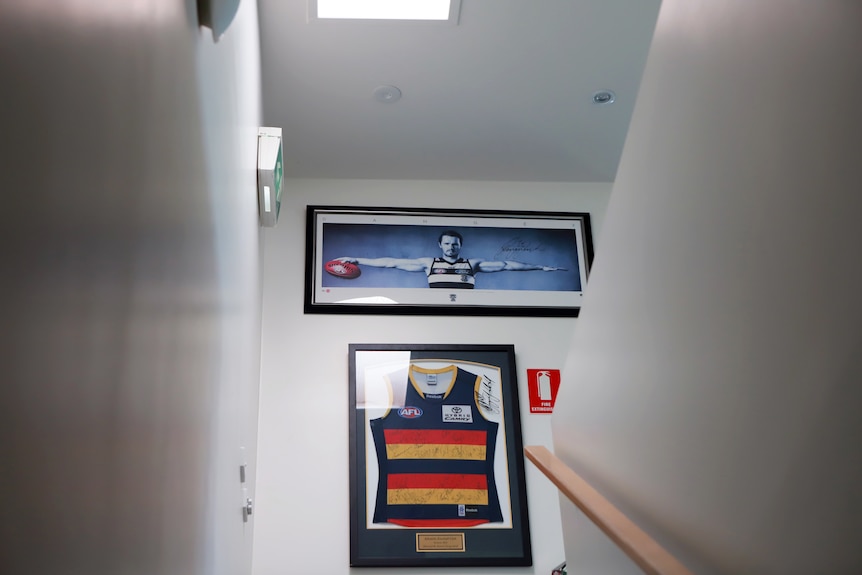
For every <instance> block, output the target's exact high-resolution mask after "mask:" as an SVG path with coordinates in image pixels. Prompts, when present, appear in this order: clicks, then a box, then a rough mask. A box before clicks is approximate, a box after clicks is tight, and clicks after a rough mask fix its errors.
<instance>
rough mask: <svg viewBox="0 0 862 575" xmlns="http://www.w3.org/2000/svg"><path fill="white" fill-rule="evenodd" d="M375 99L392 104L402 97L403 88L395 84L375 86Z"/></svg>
mask: <svg viewBox="0 0 862 575" xmlns="http://www.w3.org/2000/svg"><path fill="white" fill-rule="evenodd" d="M374 99H375V100H377V101H378V102H383V103H384V104H391V103H392V102H397V101H398V100H400V99H401V90H399V89H398V88H396V87H395V86H377V87H376V88H374Z"/></svg>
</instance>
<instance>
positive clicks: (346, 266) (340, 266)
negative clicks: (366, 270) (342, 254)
mask: <svg viewBox="0 0 862 575" xmlns="http://www.w3.org/2000/svg"><path fill="white" fill-rule="evenodd" d="M323 269H324V270H326V272H327V273H330V274H332V275H334V276H336V277H339V278H344V279H346V280H352V279H355V278H358V277H359V274H361V273H362V272H361V271H359V266H358V265H356V264H352V263H350V262H342V261H340V260H331V261H328V262H326V263H325V264H324V265H323Z"/></svg>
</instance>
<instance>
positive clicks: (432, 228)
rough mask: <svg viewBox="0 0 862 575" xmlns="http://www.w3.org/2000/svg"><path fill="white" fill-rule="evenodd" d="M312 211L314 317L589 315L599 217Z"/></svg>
mask: <svg viewBox="0 0 862 575" xmlns="http://www.w3.org/2000/svg"><path fill="white" fill-rule="evenodd" d="M306 210H307V212H306V259H305V298H304V299H305V301H304V311H305V313H309V314H374V315H458V316H464V315H471V316H473V315H475V316H527V317H577V316H578V314H579V312H580V308H581V303H582V301H583V297H584V290H585V289H586V284H587V279H588V275H589V270H590V266H591V265H592V261H593V240H592V228H591V223H590V222H591V220H590V214H589V213H586V212H540V211H523V212H516V211H503V210H464V209H427V208H392V207H356V206H313V205H311V206H307V208H306ZM411 272H412V273H411Z"/></svg>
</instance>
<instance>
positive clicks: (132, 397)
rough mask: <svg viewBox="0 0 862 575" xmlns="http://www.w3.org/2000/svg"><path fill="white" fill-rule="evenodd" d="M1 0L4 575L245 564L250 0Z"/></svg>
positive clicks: (255, 241) (133, 572)
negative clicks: (212, 5)
mask: <svg viewBox="0 0 862 575" xmlns="http://www.w3.org/2000/svg"><path fill="white" fill-rule="evenodd" d="M0 5H2V6H0V14H2V15H0V77H2V78H3V87H2V89H0V115H2V121H0V124H2V129H0V150H2V151H0V230H2V235H3V241H2V242H0V261H2V272H0V275H2V280H0V318H2V319H0V462H2V463H0V492H2V493H3V494H4V495H5V497H4V504H3V508H2V511H0V573H3V575H42V574H49V573H50V574H56V575H79V574H87V575H117V574H120V573H122V574H124V575H155V574H158V575H204V574H206V575H243V574H247V573H249V572H250V571H251V547H252V546H251V533H250V529H246V526H245V525H244V524H243V523H242V518H241V513H240V504H241V498H242V493H241V488H240V485H239V473H238V466H239V463H240V461H241V457H242V456H241V454H240V453H239V447H240V446H241V445H245V446H246V447H247V452H248V454H249V456H248V463H250V464H252V465H253V464H254V459H253V454H254V452H255V440H256V429H257V424H256V417H257V396H256V391H257V384H258V381H259V370H260V304H261V281H260V272H261V266H260V250H259V246H260V228H259V225H258V215H257V201H256V185H255V164H256V155H257V150H256V148H257V135H256V131H257V126H258V124H259V122H260V116H261V111H260V109H261V107H260V79H259V66H260V65H259V56H258V44H259V42H258V27H257V10H256V5H255V3H254V2H253V1H250V0H246V1H245V2H243V3H242V7H241V8H240V13H239V14H238V16H237V19H236V21H235V23H234V26H232V27H231V29H230V30H228V33H227V34H226V35H225V37H224V38H222V40H221V41H220V42H219V43H218V44H214V43H213V40H212V35H211V34H210V33H209V31H208V30H202V29H200V28H199V27H198V25H197V15H196V5H195V2H194V0H136V1H135V2H85V1H80V0H55V1H52V2H50V3H47V2H33V1H31V0H11V1H9V0H0Z"/></svg>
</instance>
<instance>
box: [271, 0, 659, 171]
mask: <svg viewBox="0 0 862 575" xmlns="http://www.w3.org/2000/svg"><path fill="white" fill-rule="evenodd" d="M659 4H660V0H462V2H461V14H460V21H459V23H458V25H451V24H442V23H431V22H392V21H383V22H381V21H333V20H309V19H308V17H307V14H308V0H260V1H259V5H260V8H259V10H260V20H261V46H262V48H261V50H262V53H261V58H262V64H263V73H262V84H263V107H264V123H265V124H266V125H270V126H280V127H281V128H283V138H284V156H285V162H284V165H285V176H286V177H294V178H351V179H445V180H498V181H557V182H608V181H612V180H613V179H614V176H615V174H616V169H617V164H618V163H619V158H620V154H621V152H622V147H623V142H624V139H625V135H626V132H627V130H628V125H629V120H630V118H631V113H632V108H633V106H634V100H635V96H636V93H637V88H638V85H639V83H640V78H641V74H642V72H643V67H644V63H645V61H646V55H647V50H648V48H649V44H650V40H651V38H652V33H653V29H654V27H655V22H656V19H657V16H658V7H659ZM381 85H393V86H397V87H398V88H399V89H400V90H401V92H402V94H403V95H402V97H401V99H399V100H398V101H396V102H392V103H381V102H378V101H377V100H376V99H375V98H374V90H375V88H377V87H378V86H381ZM606 89H609V90H613V91H614V92H615V93H616V101H615V102H614V103H613V104H610V105H597V104H594V103H593V101H592V96H593V94H594V93H595V92H596V91H598V90H606Z"/></svg>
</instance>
